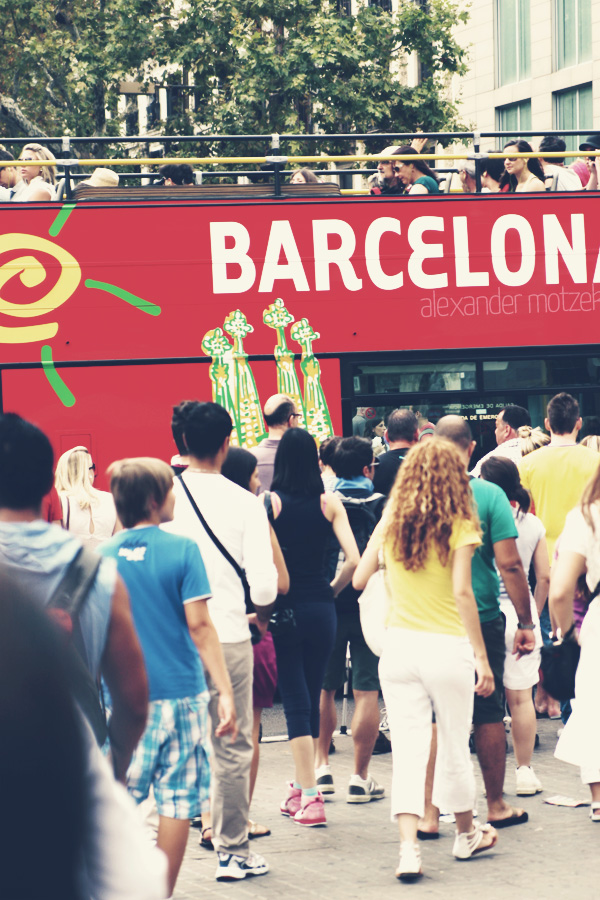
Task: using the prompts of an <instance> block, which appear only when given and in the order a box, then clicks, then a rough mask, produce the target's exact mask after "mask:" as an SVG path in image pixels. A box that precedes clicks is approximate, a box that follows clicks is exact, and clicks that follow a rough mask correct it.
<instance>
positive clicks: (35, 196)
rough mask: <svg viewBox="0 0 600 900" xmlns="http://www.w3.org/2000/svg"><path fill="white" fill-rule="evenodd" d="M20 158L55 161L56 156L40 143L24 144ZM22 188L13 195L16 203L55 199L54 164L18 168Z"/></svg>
mask: <svg viewBox="0 0 600 900" xmlns="http://www.w3.org/2000/svg"><path fill="white" fill-rule="evenodd" d="M19 158H20V159H22V160H28V161H30V160H43V161H52V162H56V158H55V157H54V156H53V154H52V153H50V151H49V150H47V149H46V147H42V145H41V144H25V146H24V147H23V150H22V152H21V156H20V157H19ZM20 174H21V180H22V181H23V185H24V186H23V188H21V189H20V190H18V191H17V193H16V194H15V195H14V197H13V201H14V202H16V203H28V202H34V201H42V202H45V201H48V200H56V192H55V190H54V185H55V184H56V166H22V167H21V170H20Z"/></svg>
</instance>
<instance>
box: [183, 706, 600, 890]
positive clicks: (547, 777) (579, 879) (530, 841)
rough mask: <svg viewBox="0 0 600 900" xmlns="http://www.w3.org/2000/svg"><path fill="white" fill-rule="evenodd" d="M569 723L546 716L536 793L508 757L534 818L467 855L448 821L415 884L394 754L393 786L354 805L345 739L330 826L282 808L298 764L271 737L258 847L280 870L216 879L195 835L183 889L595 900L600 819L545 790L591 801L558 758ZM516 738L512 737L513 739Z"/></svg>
mask: <svg viewBox="0 0 600 900" xmlns="http://www.w3.org/2000/svg"><path fill="white" fill-rule="evenodd" d="M559 725H560V722H556V721H549V720H547V719H542V720H540V721H539V722H538V726H539V728H538V731H539V734H540V748H539V749H538V750H537V751H536V752H535V756H534V768H535V771H536V774H537V775H538V777H539V778H540V780H541V781H542V783H543V785H544V788H545V790H544V792H543V793H542V794H538V795H537V796H536V797H522V798H518V800H517V798H516V796H515V794H514V758H513V756H512V748H510V749H509V756H508V759H507V778H506V796H507V799H508V801H509V802H511V803H513V804H514V805H521V806H522V807H524V808H525V809H527V811H528V812H529V822H528V823H527V824H525V825H519V826H515V827H512V828H507V829H505V830H502V831H500V832H499V841H498V844H497V846H496V848H495V849H494V851H492V852H490V853H489V854H484V855H483V856H481V857H476V858H474V859H472V860H468V861H465V862H459V861H457V860H455V859H454V858H453V857H452V855H451V851H452V838H453V833H454V826H452V825H449V824H443V825H442V826H441V834H442V837H441V838H440V840H438V841H429V842H427V843H423V844H421V850H422V857H423V870H424V873H425V875H424V877H423V878H422V879H421V880H420V881H419V882H417V883H415V884H407V885H405V884H402V883H400V882H399V881H397V880H396V879H395V878H394V869H395V867H396V865H397V858H398V839H397V829H396V825H395V824H394V823H392V822H391V821H390V801H389V789H390V786H391V776H392V758H391V754H386V755H384V756H376V757H374V758H373V760H372V765H371V772H372V774H373V775H374V776H375V778H376V779H377V780H378V781H380V782H381V783H382V784H383V785H384V786H385V788H386V793H387V794H388V796H386V798H384V799H383V800H381V801H378V802H375V803H367V804H356V805H349V804H347V803H346V802H345V789H346V785H347V782H348V778H349V776H350V774H351V769H352V739H351V738H350V737H349V736H339V737H336V741H335V743H336V748H337V752H336V753H335V755H334V756H332V758H331V763H332V769H333V773H334V778H335V780H336V788H337V793H336V794H334V795H333V798H332V800H330V801H328V802H327V804H326V811H327V819H328V824H327V827H326V828H302V827H300V826H299V825H296V824H294V822H292V821H290V820H289V819H287V818H285V817H283V816H281V815H280V813H279V803H280V802H281V799H282V797H283V794H284V790H285V781H286V780H289V778H290V777H291V772H292V758H291V752H290V747H289V744H288V743H287V742H284V743H264V744H262V746H261V764H260V770H259V775H258V784H257V790H256V798H255V801H254V803H253V805H252V810H251V815H252V818H253V819H255V820H256V821H258V822H260V823H261V824H265V825H268V826H269V828H271V830H272V835H271V836H270V837H266V838H261V839H260V840H254V841H253V842H252V843H251V847H252V848H253V849H254V850H255V851H256V852H258V853H261V854H262V855H264V856H265V857H266V859H267V860H268V862H269V864H270V867H271V871H270V872H269V873H268V874H267V875H265V876H262V877H259V878H249V879H246V880H244V881H241V882H237V883H233V884H232V883H231V882H229V883H217V882H216V881H215V880H214V874H215V869H216V857H215V854H214V853H211V852H208V851H205V850H203V849H201V848H200V847H199V846H198V837H199V833H198V832H197V831H196V830H195V829H190V839H189V843H188V848H187V852H186V856H185V860H184V863H183V866H182V869H181V873H180V876H179V881H178V886H177V889H176V891H175V894H174V897H175V898H176V900H184V898H186V900H188V898H189V900H191V898H194V900H196V898H202V897H214V896H219V897H224V896H225V895H227V896H228V897H229V896H233V897H235V900H249V898H252V900H275V898H281V897H286V896H289V897H293V898H294V900H316V898H319V900H321V898H327V900H338V898H339V900H345V898H358V897H360V898H361V900H381V898H382V896H389V895H390V892H391V891H399V892H402V893H407V892H410V893H412V894H415V895H416V894H418V896H419V897H420V898H444V900H459V898H461V900H462V898H463V897H465V898H466V897H468V896H469V895H471V896H472V897H473V898H476V900H479V898H486V900H521V898H523V900H559V898H560V900H588V898H589V900H591V898H594V900H596V898H598V897H600V824H593V823H591V822H590V820H589V818H588V813H589V807H581V808H577V809H570V808H563V807H555V806H549V805H548V804H546V803H544V802H543V798H544V797H550V796H552V795H555V794H564V795H567V796H569V797H573V798H577V799H579V800H586V801H587V800H589V791H588V789H587V788H586V787H585V786H584V785H582V784H581V782H580V780H579V773H578V771H577V770H575V769H574V768H573V767H571V766H567V765H565V764H563V763H559V762H558V761H557V760H555V759H554V757H553V751H554V747H555V745H556V730H557V727H558V726H559ZM509 746H510V739H509ZM473 760H474V761H475V772H476V775H477V785H478V804H477V805H478V809H479V812H480V814H481V815H482V816H483V815H485V800H484V798H483V796H482V782H481V776H480V773H479V767H478V765H477V763H476V757H473Z"/></svg>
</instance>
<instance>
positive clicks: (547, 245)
mask: <svg viewBox="0 0 600 900" xmlns="http://www.w3.org/2000/svg"><path fill="white" fill-rule="evenodd" d="M543 223H544V249H545V251H546V253H545V259H546V283H547V284H558V283H559V275H558V254H559V253H560V255H561V256H562V258H563V261H564V264H565V266H566V267H567V269H568V270H569V275H570V276H571V278H572V279H573V282H574V284H585V283H586V282H587V257H586V250H585V225H584V221H583V213H576V214H573V215H571V241H572V242H571V241H569V238H568V237H567V235H566V234H565V232H564V231H563V227H562V225H561V224H560V222H559V221H558V216H555V215H547V216H543Z"/></svg>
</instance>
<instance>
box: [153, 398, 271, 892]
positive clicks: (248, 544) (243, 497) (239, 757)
mask: <svg viewBox="0 0 600 900" xmlns="http://www.w3.org/2000/svg"><path fill="white" fill-rule="evenodd" d="M231 430H232V423H231V418H230V416H229V413H228V412H227V411H226V410H225V409H224V408H223V407H222V406H219V405H218V404H217V403H200V402H194V403H190V404H189V407H188V409H187V410H186V420H185V424H184V436H185V444H186V447H187V449H188V457H189V466H188V468H187V469H186V471H185V473H184V475H183V476H182V479H183V484H182V483H181V482H180V481H178V480H177V479H175V496H176V501H175V512H174V517H173V522H171V523H169V524H168V525H166V526H163V527H164V528H166V529H167V530H169V531H173V532H175V533H176V534H183V535H187V536H188V537H190V538H192V539H193V540H195V541H196V542H197V544H198V546H199V548H200V552H201V554H202V559H203V560H204V564H205V567H206V572H207V575H208V580H209V583H210V585H211V589H212V599H210V600H209V601H208V610H209V613H210V617H211V619H212V621H213V624H214V626H215V628H216V630H217V634H218V636H219V640H220V642H221V645H222V648H223V654H224V656H225V663H226V665H227V670H228V672H229V677H230V679H231V684H232V688H233V696H234V701H235V711H236V717H237V722H238V728H239V731H238V736H237V738H236V739H235V741H232V740H230V739H229V737H216V736H215V734H214V730H215V729H216V728H217V726H218V724H219V713H218V692H217V690H216V687H215V685H214V684H213V683H212V679H211V678H210V676H208V677H207V681H208V686H209V688H210V692H211V701H210V715H211V719H212V727H213V750H214V758H213V763H214V766H213V777H214V784H213V790H212V810H211V812H212V828H213V844H214V847H215V849H216V850H217V855H218V858H219V864H218V867H217V872H216V879H217V881H237V880H239V879H241V878H245V877H246V876H248V875H264V874H266V872H268V870H269V867H268V865H267V863H266V861H265V860H264V859H263V857H262V856H259V855H258V854H256V853H252V852H250V849H249V845H248V809H249V779H250V762H251V759H252V670H253V660H254V657H253V653H252V645H251V642H250V630H249V627H248V623H249V618H250V619H251V620H252V623H253V624H256V625H257V626H258V628H259V630H260V631H261V632H262V633H263V634H264V633H265V631H266V630H267V626H268V623H269V618H270V615H271V609H272V605H273V603H274V602H275V599H276V596H277V570H276V569H275V565H274V563H273V552H272V550H271V537H270V532H269V523H268V519H267V514H266V512H265V509H264V506H263V504H262V503H261V502H260V501H259V500H258V499H257V498H256V497H254V496H253V495H252V494H251V493H250V492H249V491H245V490H244V489H243V488H241V487H239V486H238V485H237V484H234V483H233V482H232V481H229V480H228V479H227V478H224V477H223V475H221V466H222V464H223V460H224V459H225V457H226V455H227V451H228V449H229V436H230V434H231ZM184 484H185V486H186V487H187V489H188V490H189V492H190V494H191V496H192V498H193V500H194V501H195V503H196V505H197V508H198V510H199V512H200V514H201V516H203V517H204V519H205V523H206V525H208V528H209V529H210V530H211V531H212V533H213V535H214V536H215V537H216V538H217V540H218V541H220V543H221V545H222V546H223V547H224V548H225V549H226V551H227V552H228V553H229V554H230V556H231V557H233V560H235V562H236V563H237V565H238V566H239V567H240V568H241V569H243V570H244V571H245V573H246V577H247V580H248V584H249V585H250V596H251V599H252V603H253V605H254V607H255V610H256V611H255V613H254V614H253V615H251V616H250V617H248V615H247V614H246V605H245V599H244V588H243V586H242V581H241V578H240V575H239V574H238V573H237V572H236V569H235V568H234V566H233V565H232V563H231V561H229V560H228V559H227V558H226V557H225V556H224V555H223V553H222V552H221V550H220V549H218V547H217V546H216V544H215V542H214V540H213V538H211V536H210V534H209V533H208V531H207V528H206V527H205V525H204V524H203V523H202V521H201V519H200V517H199V516H198V513H197V512H196V510H195V509H194V506H193V504H192V502H191V500H190V498H189V497H188V495H187V494H186V491H185V489H184V486H183V485H184Z"/></svg>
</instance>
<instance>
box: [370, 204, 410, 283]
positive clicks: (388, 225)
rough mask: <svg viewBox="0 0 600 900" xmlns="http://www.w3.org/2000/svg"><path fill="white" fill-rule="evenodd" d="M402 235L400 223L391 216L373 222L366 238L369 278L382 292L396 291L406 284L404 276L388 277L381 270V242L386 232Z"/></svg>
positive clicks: (400, 273)
mask: <svg viewBox="0 0 600 900" xmlns="http://www.w3.org/2000/svg"><path fill="white" fill-rule="evenodd" d="M390 231H391V232H393V233H394V234H400V222H399V220H398V219H393V218H392V217H391V216H382V217H381V218H379V219H375V221H374V222H371V224H370V225H369V227H368V229H367V235H366V237H365V262H366V265H367V273H368V275H369V278H370V279H371V281H372V282H373V284H374V285H375V287H377V288H380V290H382V291H396V290H398V288H401V287H402V285H403V284H404V274H403V273H402V272H398V274H397V275H386V273H385V272H384V271H383V269H382V268H381V254H380V242H381V238H382V236H383V235H384V234H385V233H386V232H390Z"/></svg>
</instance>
